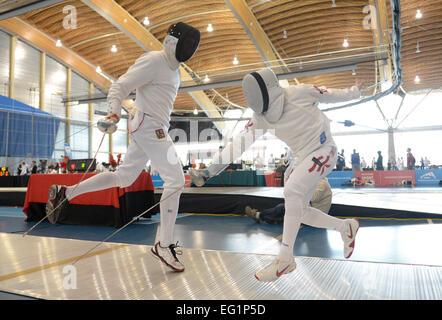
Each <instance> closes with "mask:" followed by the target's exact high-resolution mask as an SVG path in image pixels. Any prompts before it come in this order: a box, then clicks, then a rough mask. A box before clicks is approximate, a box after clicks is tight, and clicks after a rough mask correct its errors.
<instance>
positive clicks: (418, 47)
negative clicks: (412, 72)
mask: <svg viewBox="0 0 442 320" xmlns="http://www.w3.org/2000/svg"><path fill="white" fill-rule="evenodd" d="M416 53H421V48H420V46H419V42H418V43H417V44H416Z"/></svg>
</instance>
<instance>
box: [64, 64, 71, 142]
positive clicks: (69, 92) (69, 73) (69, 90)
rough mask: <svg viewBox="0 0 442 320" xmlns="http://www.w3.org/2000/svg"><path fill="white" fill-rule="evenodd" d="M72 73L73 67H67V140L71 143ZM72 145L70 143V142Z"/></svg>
mask: <svg viewBox="0 0 442 320" xmlns="http://www.w3.org/2000/svg"><path fill="white" fill-rule="evenodd" d="M71 75H72V70H71V68H67V69H66V96H67V99H66V103H65V108H66V138H65V142H66V143H69V136H70V135H71V120H70V119H71V101H70V99H69V97H70V95H71ZM69 146H70V143H69Z"/></svg>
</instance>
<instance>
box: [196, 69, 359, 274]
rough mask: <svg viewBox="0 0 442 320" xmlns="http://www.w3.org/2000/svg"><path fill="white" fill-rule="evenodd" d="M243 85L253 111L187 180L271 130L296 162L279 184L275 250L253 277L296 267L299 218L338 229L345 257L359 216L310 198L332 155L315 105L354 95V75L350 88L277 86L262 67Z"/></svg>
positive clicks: (215, 168)
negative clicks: (279, 229) (281, 206)
mask: <svg viewBox="0 0 442 320" xmlns="http://www.w3.org/2000/svg"><path fill="white" fill-rule="evenodd" d="M242 87H243V92H244V96H245V98H246V101H247V104H248V106H249V107H250V108H251V109H253V111H254V114H253V117H252V119H251V120H250V121H249V123H248V124H247V125H246V127H245V128H244V130H243V131H242V132H241V133H240V134H238V135H237V136H235V137H233V141H232V142H231V143H229V144H228V145H227V146H226V147H225V148H224V149H223V150H222V151H221V152H220V153H217V154H215V156H214V157H213V162H214V164H212V165H211V166H210V167H209V168H208V173H207V172H206V173H204V172H201V171H196V170H191V171H192V172H191V177H192V181H193V182H194V183H195V185H197V186H202V185H204V183H205V181H206V180H207V179H209V178H210V177H212V176H215V175H217V174H219V173H220V172H222V171H223V170H224V169H225V168H226V167H227V166H228V165H229V164H230V163H231V162H233V161H234V160H235V159H236V158H239V157H240V156H241V154H242V153H243V152H244V151H245V150H246V149H247V148H248V147H250V146H251V145H252V144H253V143H254V141H255V140H256V139H258V138H260V137H261V136H262V135H264V134H265V133H266V132H271V133H272V134H273V135H275V136H276V137H277V138H279V139H280V140H282V141H283V142H285V143H286V144H287V145H288V147H289V148H290V149H291V151H292V153H293V155H294V156H295V157H296V158H297V160H298V163H297V166H296V167H295V168H294V169H293V171H292V172H291V174H290V177H289V178H288V180H287V181H286V183H285V185H284V200H285V202H284V203H285V218H284V227H283V236H282V243H281V246H280V251H279V254H278V256H277V257H276V258H275V259H274V261H273V262H272V263H271V264H269V265H268V266H267V267H265V268H263V269H262V270H259V271H258V272H256V273H255V277H256V278H257V279H258V280H260V281H274V280H276V279H278V278H279V277H280V276H281V275H283V274H287V273H289V272H292V271H293V270H295V268H296V262H295V259H294V256H293V249H294V244H295V240H296V237H297V234H298V230H299V228H300V225H301V223H303V224H305V225H310V226H314V227H318V228H327V229H334V230H337V231H339V232H340V233H341V237H342V239H343V242H344V257H345V258H349V257H350V256H351V254H352V253H353V249H354V244H355V236H356V232H357V231H358V228H359V222H358V221H357V220H355V219H345V220H344V219H338V218H335V217H332V216H329V215H327V214H325V213H323V212H322V211H320V210H318V209H316V208H313V207H311V206H310V205H309V201H310V199H311V198H312V196H313V194H314V192H315V190H316V187H317V186H318V184H319V182H320V181H321V179H322V178H323V177H325V176H327V174H328V173H330V172H331V171H332V170H333V168H334V167H335V165H336V160H337V149H336V144H335V142H334V141H333V138H332V135H331V132H330V124H329V122H330V121H329V119H328V118H327V117H326V116H325V115H324V113H323V112H322V111H321V110H320V109H319V108H318V105H319V103H337V102H344V101H349V100H353V99H357V98H359V97H360V91H359V87H360V85H359V81H357V82H356V85H355V86H353V87H352V88H349V89H327V88H324V87H321V88H319V87H317V86H314V85H309V84H300V85H291V86H288V87H286V88H282V87H281V86H280V85H279V81H278V78H277V76H276V75H275V73H274V72H273V71H272V70H271V69H270V68H265V69H262V70H259V71H257V72H252V73H250V74H247V75H246V76H245V77H244V78H243V81H242ZM217 159H222V163H215V162H216V161H217Z"/></svg>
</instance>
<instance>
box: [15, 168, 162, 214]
mask: <svg viewBox="0 0 442 320" xmlns="http://www.w3.org/2000/svg"><path fill="white" fill-rule="evenodd" d="M96 174H99V173H88V174H86V176H85V178H84V179H83V180H82V181H84V180H86V179H88V178H90V177H92V176H94V175H96ZM83 175H84V174H83V173H73V174H33V175H31V176H30V179H29V183H28V190H27V192H26V198H25V204H24V207H23V212H24V213H25V214H28V212H27V210H28V208H29V205H30V204H31V203H46V202H47V201H48V193H49V187H50V186H51V185H53V184H59V185H66V186H72V185H75V184H77V183H78V182H79V181H80V179H81V178H82V177H83ZM146 190H148V191H153V190H154V187H153V183H152V178H151V177H150V173H148V172H145V171H143V172H142V173H141V174H140V176H139V177H138V179H137V180H136V181H135V182H134V183H133V184H132V185H131V186H130V187H127V188H118V187H117V188H109V189H105V190H100V191H95V192H89V193H85V194H82V195H80V196H78V197H75V198H74V199H72V200H71V201H69V203H70V204H81V205H101V206H113V207H115V208H120V202H119V198H120V197H121V196H123V195H124V194H125V193H127V192H137V191H146Z"/></svg>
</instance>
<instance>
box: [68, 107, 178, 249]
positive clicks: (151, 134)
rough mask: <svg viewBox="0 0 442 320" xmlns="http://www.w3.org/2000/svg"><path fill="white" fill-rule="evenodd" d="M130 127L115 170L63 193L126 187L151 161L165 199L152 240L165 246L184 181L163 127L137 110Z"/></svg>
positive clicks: (173, 225) (168, 239)
mask: <svg viewBox="0 0 442 320" xmlns="http://www.w3.org/2000/svg"><path fill="white" fill-rule="evenodd" d="M130 128H131V132H130V135H131V138H132V139H131V143H130V145H129V148H128V149H127V153H126V156H125V157H124V161H123V163H122V164H121V165H120V166H119V167H118V169H117V171H115V172H105V173H100V174H98V175H95V176H93V177H91V178H89V179H87V180H85V181H83V182H81V183H80V184H79V185H78V187H75V186H72V187H68V188H67V190H66V196H67V198H68V200H71V199H72V198H74V197H76V196H78V195H80V194H83V193H87V192H92V191H98V190H103V189H107V188H112V187H122V188H124V187H128V186H130V185H132V183H134V182H135V180H136V179H137V178H138V176H139V175H140V173H141V171H142V170H143V169H144V168H145V167H146V163H147V161H149V160H151V163H152V166H153V167H154V168H155V169H156V170H157V171H158V172H159V174H160V176H161V178H162V179H163V181H164V184H163V194H162V196H161V200H164V199H165V200H164V201H162V202H161V204H160V228H159V232H158V233H157V239H156V241H157V240H159V241H160V243H161V246H162V247H166V246H169V245H170V244H172V243H173V234H174V227H175V221H176V217H177V213H178V207H179V199H180V195H181V192H182V188H183V187H184V184H185V179H184V174H183V168H182V165H181V162H180V160H179V158H178V156H177V154H176V151H175V146H174V144H173V141H172V139H171V138H170V136H169V135H168V131H167V128H166V127H165V126H163V125H162V124H161V123H159V122H158V121H156V120H154V119H151V118H149V117H148V116H147V115H145V114H144V113H142V112H137V113H136V115H135V117H134V118H133V119H132V120H131V121H130Z"/></svg>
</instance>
